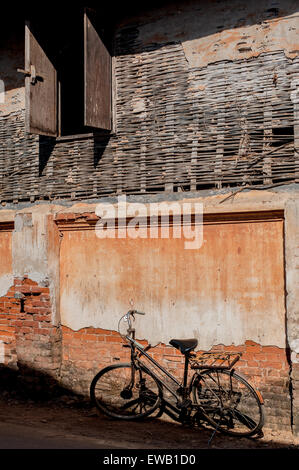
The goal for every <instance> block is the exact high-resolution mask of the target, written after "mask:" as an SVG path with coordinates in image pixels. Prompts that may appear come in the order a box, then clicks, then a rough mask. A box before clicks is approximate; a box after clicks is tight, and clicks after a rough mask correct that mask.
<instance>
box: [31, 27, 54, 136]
mask: <svg viewBox="0 0 299 470" xmlns="http://www.w3.org/2000/svg"><path fill="white" fill-rule="evenodd" d="M25 71H27V72H30V75H29V74H28V75H26V78H25V96H26V130H27V132H30V133H32V134H43V135H48V136H53V137H55V136H57V72H56V69H55V67H54V66H53V64H52V63H51V61H50V60H49V58H48V57H47V55H46V53H45V51H44V50H43V48H42V46H41V44H40V43H39V41H38V38H37V37H35V35H34V34H33V32H32V30H31V26H30V23H29V22H26V25H25ZM34 73H35V74H36V80H34Z"/></svg>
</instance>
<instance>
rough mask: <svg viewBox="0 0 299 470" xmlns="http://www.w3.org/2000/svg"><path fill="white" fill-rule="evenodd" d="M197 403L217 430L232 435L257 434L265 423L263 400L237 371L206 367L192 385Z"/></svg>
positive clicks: (193, 395)
mask: <svg viewBox="0 0 299 470" xmlns="http://www.w3.org/2000/svg"><path fill="white" fill-rule="evenodd" d="M192 397H193V400H194V403H195V404H197V405H199V407H200V410H201V414H202V415H203V416H204V418H205V419H206V420H207V421H208V422H209V423H210V424H211V425H212V426H213V427H214V428H215V429H217V430H219V431H221V432H223V433H225V434H229V435H232V436H239V437H242V436H253V435H254V434H258V433H259V431H260V430H261V429H262V427H263V424H264V409H263V402H262V399H261V398H260V397H259V395H258V393H257V392H256V391H255V390H254V388H253V387H252V386H251V385H250V384H249V383H248V382H247V381H246V380H245V379H244V378H243V377H241V376H240V375H238V374H237V373H236V372H235V371H234V370H232V371H229V370H214V371H210V370H206V371H203V372H201V373H199V374H197V376H196V377H195V379H194V380H193V385H192Z"/></svg>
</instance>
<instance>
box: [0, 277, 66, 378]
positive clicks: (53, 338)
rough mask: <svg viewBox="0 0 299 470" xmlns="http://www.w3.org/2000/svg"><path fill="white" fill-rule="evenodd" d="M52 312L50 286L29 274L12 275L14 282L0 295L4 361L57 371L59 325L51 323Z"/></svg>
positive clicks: (0, 337) (19, 365)
mask: <svg viewBox="0 0 299 470" xmlns="http://www.w3.org/2000/svg"><path fill="white" fill-rule="evenodd" d="M20 296H21V297H22V299H19V298H18V297H20ZM16 297H17V298H16ZM51 316H52V312H51V303H50V293H49V288H48V287H43V286H39V285H38V284H37V283H36V282H34V281H31V280H30V279H28V278H25V279H15V280H14V285H13V286H12V287H11V288H10V289H9V290H8V292H7V293H6V295H5V296H3V297H1V298H0V339H1V340H2V341H3V343H4V346H5V357H4V365H6V366H8V367H12V368H15V367H17V366H18V367H21V366H26V367H27V368H32V369H33V370H38V371H39V370H43V371H46V372H47V373H48V374H50V375H53V374H55V373H56V372H57V370H58V369H59V367H60V346H61V337H60V329H59V328H57V327H55V326H53V325H52V318H51Z"/></svg>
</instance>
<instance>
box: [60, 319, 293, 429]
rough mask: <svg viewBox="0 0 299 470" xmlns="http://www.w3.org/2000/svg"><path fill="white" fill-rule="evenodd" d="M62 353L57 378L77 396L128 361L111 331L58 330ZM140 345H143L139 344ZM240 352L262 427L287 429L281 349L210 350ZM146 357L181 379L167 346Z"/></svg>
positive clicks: (249, 345)
mask: <svg viewBox="0 0 299 470" xmlns="http://www.w3.org/2000/svg"><path fill="white" fill-rule="evenodd" d="M62 338H63V353H62V368H61V373H62V374H61V376H62V381H63V384H64V385H66V386H67V387H69V388H72V389H76V390H77V391H78V392H81V393H84V394H86V393H88V391H89V385H90V382H91V379H92V377H93V376H94V374H95V373H96V372H97V371H98V370H99V369H101V368H102V367H104V366H107V365H109V364H111V363H114V362H116V359H118V360H119V361H120V362H127V361H128V360H129V359H130V354H129V351H130V350H129V349H125V348H123V347H122V345H123V344H125V343H124V342H123V341H122V339H121V337H120V336H119V334H118V333H116V332H114V331H108V330H102V329H94V328H83V329H81V330H80V331H72V330H71V329H69V328H66V327H62ZM141 343H143V344H147V343H146V342H144V341H141ZM215 349H216V350H230V351H241V352H242V358H241V360H240V361H239V362H238V363H237V364H236V366H235V368H236V370H237V371H239V372H241V373H242V374H244V375H246V377H247V378H248V379H249V381H250V383H252V385H253V386H254V387H256V388H258V389H259V391H260V392H261V393H262V395H263V398H264V402H265V413H266V426H267V427H269V428H272V429H282V428H284V429H288V430H289V428H290V423H291V402H290V393H289V364H288V360H287V353H286V351H285V350H284V349H281V348H278V347H275V346H261V345H259V344H257V343H254V342H253V341H246V343H245V344H244V345H238V346H226V347H225V346H223V345H217V346H215V347H213V350H215ZM150 355H151V356H152V357H153V358H154V359H156V360H157V361H158V362H161V363H162V364H163V365H165V366H166V367H167V368H168V370H169V371H170V372H172V373H173V374H174V375H176V376H177V377H178V378H179V379H182V372H183V366H184V357H183V356H182V355H181V354H180V353H179V351H177V350H176V349H174V348H173V347H171V346H166V345H164V344H160V345H158V346H156V347H155V348H153V349H151V350H150Z"/></svg>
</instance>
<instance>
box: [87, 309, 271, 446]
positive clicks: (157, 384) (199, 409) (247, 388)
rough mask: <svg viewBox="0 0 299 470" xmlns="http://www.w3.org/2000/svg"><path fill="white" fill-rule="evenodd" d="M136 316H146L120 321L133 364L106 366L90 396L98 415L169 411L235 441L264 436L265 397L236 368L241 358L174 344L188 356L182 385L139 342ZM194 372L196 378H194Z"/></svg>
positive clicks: (186, 342)
mask: <svg viewBox="0 0 299 470" xmlns="http://www.w3.org/2000/svg"><path fill="white" fill-rule="evenodd" d="M135 314H140V315H144V313H142V312H138V311H136V310H130V311H129V312H127V313H126V314H125V315H124V316H123V317H121V319H120V321H119V325H120V323H121V321H122V320H124V321H126V322H127V324H128V328H127V333H126V334H125V335H121V336H122V337H123V338H124V339H125V340H126V344H124V347H129V348H130V350H131V361H130V362H128V363H116V364H113V365H110V366H108V367H105V368H104V369H102V370H100V371H99V372H98V373H97V374H96V375H95V377H94V379H93V380H92V383H91V386H90V396H91V400H92V402H93V403H94V405H95V406H96V407H97V408H98V410H100V411H102V412H104V413H105V414H106V415H108V416H110V417H113V418H118V419H124V420H135V419H140V418H144V417H146V416H149V415H151V414H153V413H154V412H155V416H161V415H162V414H163V413H164V412H165V413H167V414H168V415H169V416H171V418H173V419H175V420H176V421H179V422H181V423H188V424H191V425H195V426H196V425H198V426H200V425H203V423H204V424H209V425H211V426H212V427H213V428H214V429H215V430H218V431H221V432H224V433H226V434H229V435H232V436H239V437H241V436H253V435H258V434H260V433H261V429H262V427H263V424H264V409H263V399H262V396H261V394H260V392H258V391H257V390H255V389H254V388H253V387H252V385H250V384H249V383H248V382H247V380H246V379H245V378H244V377H243V376H241V375H240V374H238V373H237V372H236V371H235V370H234V368H233V366H234V365H235V364H236V362H237V361H238V360H239V359H240V356H241V353H236V352H233V353H227V352H225V353H220V352H206V353H201V354H197V353H195V352H194V349H195V348H196V347H197V343H198V342H197V340H196V339H172V340H171V341H170V342H169V343H170V345H172V346H173V347H175V348H177V349H178V350H179V351H180V352H181V353H182V354H183V355H184V371H183V379H182V382H179V381H178V380H177V378H176V377H174V376H173V375H172V374H171V373H170V372H169V371H168V370H166V369H165V368H164V367H163V366H162V365H161V364H159V363H158V362H157V361H156V360H155V359H153V358H152V357H151V356H150V355H149V354H148V350H149V349H150V348H151V347H152V346H151V345H148V346H146V347H144V346H143V345H141V344H139V343H138V342H137V341H136V340H135V329H134V328H132V319H135V317H134V315H135ZM119 332H120V328H119ZM120 334H121V333H120ZM191 370H194V373H193V375H192V376H191V377H189V372H190V371H191Z"/></svg>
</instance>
